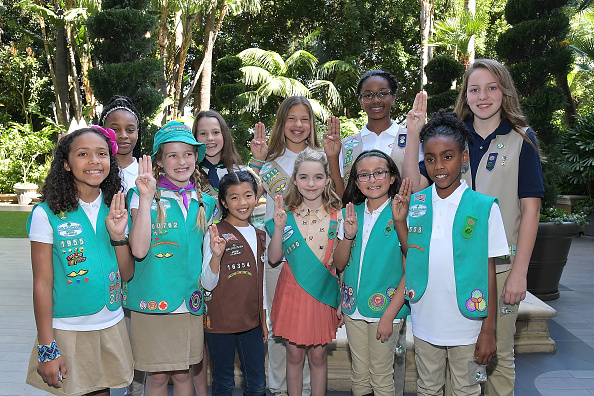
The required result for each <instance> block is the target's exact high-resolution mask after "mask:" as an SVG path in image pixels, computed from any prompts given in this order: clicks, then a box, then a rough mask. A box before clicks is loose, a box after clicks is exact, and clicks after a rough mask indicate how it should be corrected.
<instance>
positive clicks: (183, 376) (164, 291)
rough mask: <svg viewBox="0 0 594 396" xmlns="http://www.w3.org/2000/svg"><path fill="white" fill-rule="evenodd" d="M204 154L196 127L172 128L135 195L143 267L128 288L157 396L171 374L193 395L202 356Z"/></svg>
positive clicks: (140, 359)
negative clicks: (196, 368)
mask: <svg viewBox="0 0 594 396" xmlns="http://www.w3.org/2000/svg"><path fill="white" fill-rule="evenodd" d="M204 152H205V146H204V144H202V143H198V142H197V141H196V139H194V136H192V132H191V130H190V128H189V127H187V126H186V125H184V124H182V123H180V122H177V121H171V122H169V123H167V124H166V125H164V126H163V127H162V128H161V129H160V130H159V131H158V132H157V133H156V134H155V139H154V144H153V153H154V154H153V158H154V163H152V161H151V159H150V157H147V156H144V157H143V159H142V160H141V161H140V163H139V176H138V179H137V180H136V186H137V187H135V188H133V189H131V190H130V192H129V194H128V199H129V202H130V204H129V207H130V210H131V221H132V226H131V230H130V247H131V249H132V254H133V255H134V257H136V260H137V262H136V265H135V269H134V277H133V278H132V279H131V280H130V281H129V282H128V283H127V285H126V287H125V288H124V306H125V307H126V308H129V309H131V310H132V317H131V323H130V341H131V344H132V350H133V352H134V363H135V367H136V368H138V369H140V370H143V371H146V372H147V374H148V375H147V379H146V393H147V394H151V395H163V396H165V395H167V383H168V379H169V377H170V376H172V377H173V386H174V393H175V394H179V395H191V394H192V392H193V388H194V387H193V384H192V377H191V375H190V370H189V368H190V366H191V365H193V364H197V363H200V361H201V360H202V357H203V350H204V328H203V323H202V313H203V309H204V306H203V305H204V304H203V303H204V298H203V294H202V291H201V290H200V288H199V276H200V272H201V264H202V244H203V239H204V232H205V230H206V226H207V223H208V221H209V219H210V218H211V217H212V214H213V212H214V208H215V202H214V199H213V198H212V197H210V196H208V195H206V194H202V192H201V189H200V183H199V182H198V170H197V166H196V165H197V163H198V162H200V160H202V158H203V156H204Z"/></svg>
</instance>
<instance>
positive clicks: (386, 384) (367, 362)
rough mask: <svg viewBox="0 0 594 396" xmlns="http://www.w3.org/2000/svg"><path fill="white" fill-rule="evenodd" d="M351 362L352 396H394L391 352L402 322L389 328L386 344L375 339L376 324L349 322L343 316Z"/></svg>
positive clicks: (392, 352) (392, 356)
mask: <svg viewBox="0 0 594 396" xmlns="http://www.w3.org/2000/svg"><path fill="white" fill-rule="evenodd" d="M344 318H345V319H344V321H345V325H346V332H347V338H348V341H349V349H350V350H351V358H352V361H353V365H352V372H351V382H352V393H353V395H354V396H361V395H366V394H369V393H372V392H373V394H374V395H375V396H394V377H393V375H394V350H395V349H396V345H397V342H398V337H399V331H400V328H401V326H402V322H400V323H396V324H394V325H393V329H392V335H391V336H390V338H389V339H388V340H387V341H386V342H381V341H379V340H377V339H376V338H375V337H376V334H377V327H378V323H377V322H366V321H364V320H353V319H351V318H350V317H349V316H347V315H345V316H344Z"/></svg>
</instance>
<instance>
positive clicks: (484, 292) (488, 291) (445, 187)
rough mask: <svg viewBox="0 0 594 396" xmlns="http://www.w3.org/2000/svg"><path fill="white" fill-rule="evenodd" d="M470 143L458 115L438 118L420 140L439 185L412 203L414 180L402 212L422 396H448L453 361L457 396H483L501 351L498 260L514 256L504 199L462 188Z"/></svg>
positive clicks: (398, 220)
mask: <svg viewBox="0 0 594 396" xmlns="http://www.w3.org/2000/svg"><path fill="white" fill-rule="evenodd" d="M469 135H470V133H469V131H468V129H467V128H466V126H465V125H464V123H463V122H462V121H460V120H459V119H458V118H457V117H456V115H455V114H454V113H446V112H445V110H440V111H439V112H437V113H434V114H433V115H432V116H431V120H430V121H429V122H428V123H427V124H426V125H425V126H424V127H423V129H422V131H421V134H420V137H421V142H422V144H423V152H424V157H425V160H424V161H425V167H426V169H427V173H428V175H429V177H430V179H431V181H433V185H432V186H430V187H428V188H426V189H424V190H422V191H419V192H417V193H416V194H414V195H413V196H412V198H410V195H411V191H412V183H411V182H410V181H408V179H407V183H406V185H407V190H406V191H405V192H402V194H400V195H399V196H398V197H397V199H396V200H395V204H394V206H395V207H396V208H399V209H400V210H399V211H398V216H395V217H394V221H395V224H396V230H397V232H398V236H399V240H400V244H401V246H402V248H403V251H404V253H405V254H406V258H407V265H406V282H405V289H404V292H405V296H406V298H407V299H408V300H409V301H410V306H411V320H412V329H413V335H414V339H415V361H416V364H417V369H418V372H419V379H418V381H417V392H418V394H419V395H436V394H440V393H441V392H442V391H443V388H444V386H445V376H446V361H447V367H449V375H450V377H451V387H452V394H454V395H462V394H464V395H477V396H478V395H480V393H481V388H480V384H479V382H483V381H486V379H487V377H486V370H485V367H484V366H483V367H478V365H485V364H486V363H487V362H488V361H490V360H491V359H492V358H493V356H494V354H495V351H496V349H497V348H496V345H495V321H496V316H498V315H497V313H498V311H497V288H496V280H495V257H498V256H503V255H506V254H509V248H508V246H507V240H506V237H505V230H504V226H503V220H502V218H501V212H500V210H499V205H498V204H497V199H496V198H493V197H490V196H487V195H483V194H480V193H477V192H475V191H473V190H472V189H470V188H469V187H468V185H467V184H466V181H465V180H462V181H461V180H460V179H461V172H462V168H463V166H464V165H466V164H467V162H468V149H466V147H467V144H468V137H469ZM409 200H410V205H409ZM409 206H410V207H409ZM407 212H408V219H407ZM407 220H408V224H407ZM436 323H438V324H439V326H436Z"/></svg>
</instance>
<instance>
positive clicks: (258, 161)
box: [250, 157, 266, 164]
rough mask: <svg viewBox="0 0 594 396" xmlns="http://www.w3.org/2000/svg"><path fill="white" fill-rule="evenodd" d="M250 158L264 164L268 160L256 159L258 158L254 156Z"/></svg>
mask: <svg viewBox="0 0 594 396" xmlns="http://www.w3.org/2000/svg"><path fill="white" fill-rule="evenodd" d="M250 160H253V161H256V162H259V163H261V164H264V163H265V162H266V161H262V160H259V159H256V158H254V157H252V158H250Z"/></svg>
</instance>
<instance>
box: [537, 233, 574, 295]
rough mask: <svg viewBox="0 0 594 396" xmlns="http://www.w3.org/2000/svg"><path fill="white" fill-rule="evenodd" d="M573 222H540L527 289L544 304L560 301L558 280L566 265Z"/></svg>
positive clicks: (572, 234)
mask: <svg viewBox="0 0 594 396" xmlns="http://www.w3.org/2000/svg"><path fill="white" fill-rule="evenodd" d="M579 231H580V226H578V225H577V224H576V223H570V222H566V223H562V224H554V223H539V225H538V234H537V235H536V242H535V243H534V250H533V251H532V257H531V258H530V265H529V267H528V290H529V291H530V292H531V293H532V294H534V295H535V296H536V297H538V298H540V299H541V300H543V301H548V300H556V299H557V298H559V281H560V280H561V274H562V273H563V268H564V267H565V264H566V263H567V255H568V254H569V248H570V247H571V241H572V240H573V237H575V236H576V235H578V233H579Z"/></svg>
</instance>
